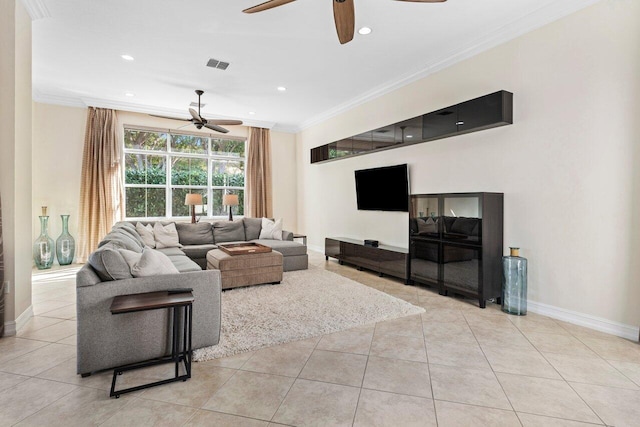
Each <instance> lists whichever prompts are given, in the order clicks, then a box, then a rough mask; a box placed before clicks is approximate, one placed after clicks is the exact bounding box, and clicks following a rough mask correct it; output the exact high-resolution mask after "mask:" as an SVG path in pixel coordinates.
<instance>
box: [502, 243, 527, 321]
mask: <svg viewBox="0 0 640 427" xmlns="http://www.w3.org/2000/svg"><path fill="white" fill-rule="evenodd" d="M509 249H510V250H511V253H510V254H509V255H508V256H503V257H502V311H504V312H505V313H509V314H515V315H517V316H524V315H525V314H527V259H526V258H523V257H521V256H520V254H519V253H520V248H509Z"/></svg>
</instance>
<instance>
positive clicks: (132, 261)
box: [119, 248, 179, 277]
mask: <svg viewBox="0 0 640 427" xmlns="http://www.w3.org/2000/svg"><path fill="white" fill-rule="evenodd" d="M119 252H120V254H121V255H122V257H123V258H124V260H125V261H126V262H127V264H129V268H130V269H131V275H132V276H133V277H146V276H158V275H161V274H177V273H179V271H178V269H177V268H176V267H175V266H174V265H173V263H172V262H171V259H170V258H169V257H168V256H166V255H165V254H163V253H162V252H160V251H157V250H155V249H151V248H144V249H143V250H142V253H141V254H139V253H137V252H133V251H130V250H127V249H120V250H119Z"/></svg>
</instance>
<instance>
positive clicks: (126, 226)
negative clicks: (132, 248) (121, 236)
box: [113, 222, 145, 248]
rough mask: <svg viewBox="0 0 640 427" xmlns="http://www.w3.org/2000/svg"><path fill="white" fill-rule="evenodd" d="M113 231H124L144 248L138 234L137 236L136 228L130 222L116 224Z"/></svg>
mask: <svg viewBox="0 0 640 427" xmlns="http://www.w3.org/2000/svg"><path fill="white" fill-rule="evenodd" d="M113 230H118V231H124V232H125V233H127V234H128V235H130V236H131V237H133V238H134V239H135V240H136V241H137V242H138V244H139V245H140V247H142V248H144V247H145V243H144V240H142V237H140V234H138V232H137V231H136V228H135V227H134V226H133V225H132V224H131V223H130V222H118V223H116V224H115V225H114V226H113Z"/></svg>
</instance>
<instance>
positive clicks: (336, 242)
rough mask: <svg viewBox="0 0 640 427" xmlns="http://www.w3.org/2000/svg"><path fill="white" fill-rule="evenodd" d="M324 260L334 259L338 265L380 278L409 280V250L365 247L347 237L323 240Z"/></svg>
mask: <svg viewBox="0 0 640 427" xmlns="http://www.w3.org/2000/svg"><path fill="white" fill-rule="evenodd" d="M324 255H325V259H326V260H329V257H331V258H335V259H337V260H338V262H339V263H340V264H344V263H347V264H351V265H355V266H356V267H357V268H358V270H363V269H367V270H371V271H375V272H377V273H378V274H379V275H380V276H383V275H385V274H386V275H388V276H393V277H397V278H400V279H402V280H404V281H405V283H406V281H407V280H408V279H409V275H408V266H409V249H406V248H399V247H396V246H388V245H378V246H377V247H374V246H369V245H365V244H364V241H362V240H355V239H349V238H347V237H327V238H325V239H324Z"/></svg>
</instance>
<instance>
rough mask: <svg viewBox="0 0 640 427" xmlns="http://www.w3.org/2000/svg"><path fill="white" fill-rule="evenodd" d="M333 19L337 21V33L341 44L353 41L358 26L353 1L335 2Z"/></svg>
mask: <svg viewBox="0 0 640 427" xmlns="http://www.w3.org/2000/svg"><path fill="white" fill-rule="evenodd" d="M333 19H334V20H335V21H336V31H337V32H338V40H340V44H345V43H348V42H350V41H351V40H353V31H354V29H355V26H356V14H355V11H354V8H353V0H344V1H341V2H340V1H338V0H333Z"/></svg>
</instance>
